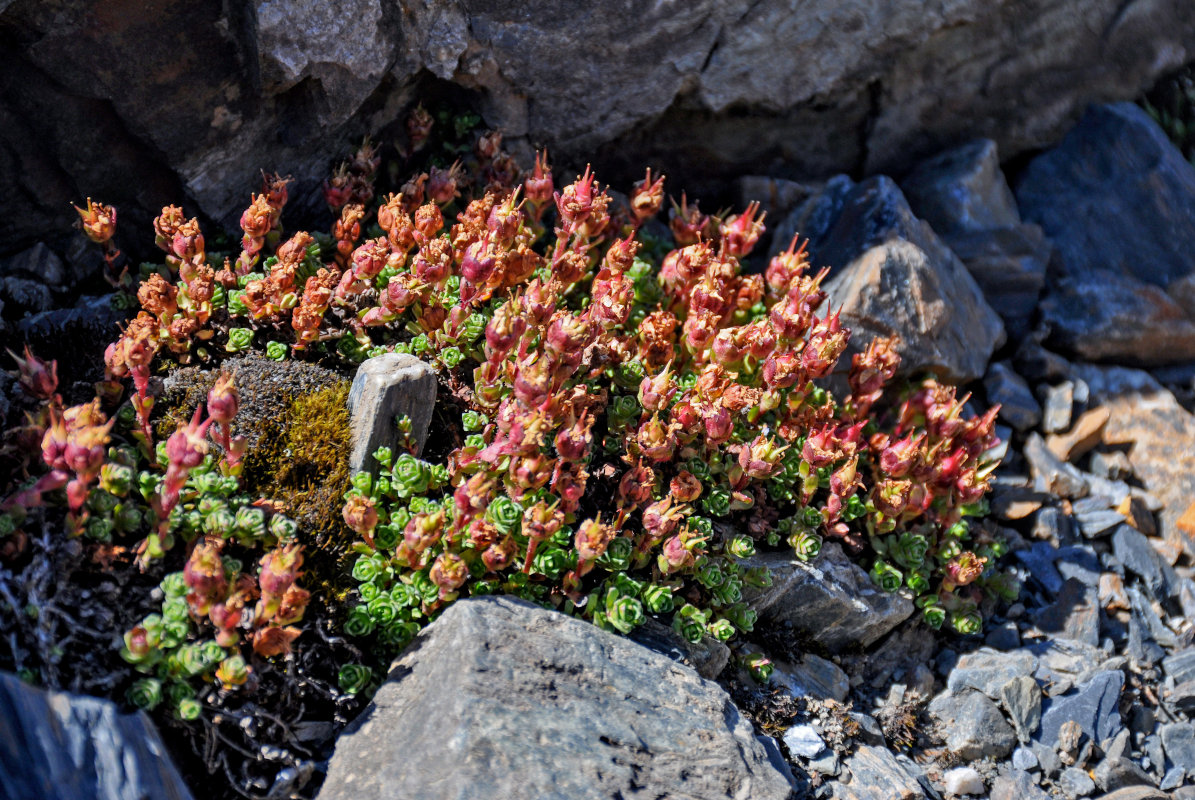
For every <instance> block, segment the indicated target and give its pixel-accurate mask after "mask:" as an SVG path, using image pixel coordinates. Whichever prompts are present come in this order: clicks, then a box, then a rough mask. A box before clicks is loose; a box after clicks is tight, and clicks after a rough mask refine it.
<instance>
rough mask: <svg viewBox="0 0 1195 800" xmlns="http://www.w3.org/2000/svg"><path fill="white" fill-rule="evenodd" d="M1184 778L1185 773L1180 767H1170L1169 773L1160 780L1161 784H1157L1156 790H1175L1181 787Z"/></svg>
mask: <svg viewBox="0 0 1195 800" xmlns="http://www.w3.org/2000/svg"><path fill="white" fill-rule="evenodd" d="M1185 777H1187V772H1186V770H1184V769H1183V768H1182V767H1171V768H1170V771H1169V772H1167V773H1166V775H1165V776H1164V777H1163V778H1162V782H1161V783H1159V784H1158V788H1159V789H1161V790H1162V791H1163V792H1169V791H1171V790H1172V789H1177V788H1178V787H1180V786H1182V785H1183V778H1185Z"/></svg>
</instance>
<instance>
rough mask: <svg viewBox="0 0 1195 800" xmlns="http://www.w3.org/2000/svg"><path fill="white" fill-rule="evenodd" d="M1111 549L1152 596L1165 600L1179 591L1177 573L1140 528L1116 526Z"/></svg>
mask: <svg viewBox="0 0 1195 800" xmlns="http://www.w3.org/2000/svg"><path fill="white" fill-rule="evenodd" d="M1112 552H1114V553H1115V554H1116V558H1117V560H1118V561H1120V563H1121V564H1123V565H1124V567H1125V569H1127V570H1129V571H1130V572H1133V573H1135V574H1136V575H1138V576H1139V577H1140V578H1141V580H1142V581H1144V583H1145V587H1146V588H1147V589H1148V590H1149V593H1150V594H1152V595H1153V596H1154V599H1155V600H1158V601H1165V600H1169V599H1171V598H1173V597H1176V596H1177V595H1178V576H1177V575H1176V574H1175V572H1174V568H1173V567H1171V566H1170V565H1169V564H1167V563H1166V562H1165V560H1163V558H1162V556H1161V555H1159V554H1158V551H1157V550H1155V549H1154V548H1153V546H1152V545H1151V544H1150V542H1149V539H1147V538H1146V537H1145V534H1143V533H1141V531H1139V530H1137V529H1136V528H1133V527H1132V526H1130V525H1121V526H1119V527H1117V529H1116V531H1115V532H1114V533H1113V534H1112Z"/></svg>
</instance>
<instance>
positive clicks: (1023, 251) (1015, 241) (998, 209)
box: [901, 139, 1050, 336]
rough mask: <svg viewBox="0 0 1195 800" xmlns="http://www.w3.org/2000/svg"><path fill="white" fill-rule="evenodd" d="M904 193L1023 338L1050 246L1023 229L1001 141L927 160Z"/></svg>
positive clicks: (906, 183) (1031, 227)
mask: <svg viewBox="0 0 1195 800" xmlns="http://www.w3.org/2000/svg"><path fill="white" fill-rule="evenodd" d="M901 189H902V190H903V191H904V194H905V196H906V197H907V198H908V200H909V205H910V206H911V207H912V208H913V211H914V213H916V214H917V216H918V217H920V218H921V219H923V220H925V221H926V222H928V223H929V224H930V226H931V227H933V229H934V231H935V232H936V233H937V234H938V235H939V236H941V237H942V239H943V241H945V242H946V244H947V246H949V247H950V249H951V250H953V251H954V254H955V255H957V256H958V257H959V259H960V260H961V261H962V262H963V264H964V265H965V266H966V267H967V271H968V272H970V273H971V276H972V277H973V278H975V281H976V283H978V284H979V287H980V289H982V290H983V294H984V297H985V298H986V299H987V301H988V303H989V304H990V305H991V306H992V308H993V309H995V310H996V312H997V313H998V314H999V315H1000V316H1001V317H1002V318H1003V319H1004V322H1005V327H1006V328H1008V329H1009V331H1010V333H1013V334H1014V335H1017V336H1019V335H1020V334H1022V333H1024V332H1025V331H1026V330H1027V329H1028V322H1029V318H1030V316H1031V315H1032V313H1033V309H1034V308H1035V307H1036V306H1037V298H1038V295H1039V294H1040V293H1041V289H1042V284H1043V282H1044V279H1045V272H1046V263H1047V261H1048V260H1049V257H1050V246H1049V244H1048V243H1047V242H1046V240H1045V237H1044V236H1043V235H1042V232H1041V229H1040V228H1038V227H1037V226H1036V225H1023V224H1021V215H1020V213H1018V211H1017V207H1016V202H1015V200H1014V199H1013V196H1012V191H1011V190H1010V189H1009V188H1008V183H1007V182H1006V181H1005V180H1004V174H1003V173H1002V172H1001V171H1000V161H999V158H998V157H997V152H996V144H995V142H992V141H991V140H987V139H981V140H977V141H974V142H969V143H967V144H964V145H961V146H959V147H955V148H952V149H950V150H947V151H945V152H943V153H940V154H939V155H937V156H935V157H934V158H931V159H929V160H928V161H924V162H922V163H921V164H920V165H919V166H918V167H917V169H915V170H914V171H913V173H912V174H910V175H909V176H908V177H907V178H905V180H904V181H903V182H902V183H901Z"/></svg>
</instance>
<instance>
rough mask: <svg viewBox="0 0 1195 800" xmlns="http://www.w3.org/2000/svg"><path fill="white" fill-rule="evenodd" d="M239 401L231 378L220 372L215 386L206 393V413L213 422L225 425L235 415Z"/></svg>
mask: <svg viewBox="0 0 1195 800" xmlns="http://www.w3.org/2000/svg"><path fill="white" fill-rule="evenodd" d="M239 400H240V397H239V395H238V394H237V390H236V387H235V386H234V385H233V379H232V376H231V375H229V374H228V373H226V372H221V373H220V377H218V378H216V383H215V385H214V386H212V388H211V391H209V392H208V393H207V413H208V414H209V415H210V416H211V418H212V419H213V420H214V421H215V422H218V423H220V424H221V425H227V424H228V423H230V422H232V421H233V419H234V418H235V417H236V415H237V409H238V406H239Z"/></svg>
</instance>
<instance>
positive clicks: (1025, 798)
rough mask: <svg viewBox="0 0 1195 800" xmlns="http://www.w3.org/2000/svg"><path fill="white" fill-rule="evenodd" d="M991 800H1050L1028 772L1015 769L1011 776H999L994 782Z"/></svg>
mask: <svg viewBox="0 0 1195 800" xmlns="http://www.w3.org/2000/svg"><path fill="white" fill-rule="evenodd" d="M988 797H989V798H990V800H1050V796H1049V795H1047V794H1046V793H1045V792H1043V791H1042V790H1041V788H1040V787H1038V785H1037V784H1036V783H1034V782H1033V777H1032V776H1030V775H1029V773H1028V772H1022V771H1021V770H1019V769H1014V770H1013V771H1012V775H1011V776H1004V775H1001V776H998V777H997V778H996V779H995V780H994V781H992V793H991V794H990V795H988Z"/></svg>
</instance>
